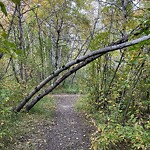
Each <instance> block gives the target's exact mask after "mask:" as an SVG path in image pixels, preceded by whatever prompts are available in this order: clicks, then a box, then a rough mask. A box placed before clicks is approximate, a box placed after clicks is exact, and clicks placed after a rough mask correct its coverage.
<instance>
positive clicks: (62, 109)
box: [37, 95, 92, 150]
mask: <svg viewBox="0 0 150 150" xmlns="http://www.w3.org/2000/svg"><path fill="white" fill-rule="evenodd" d="M53 97H54V99H55V100H56V112H55V120H54V125H53V127H52V128H50V130H49V131H47V135H46V144H45V145H44V147H43V145H38V147H37V150H41V149H43V150H89V149H90V141H89V136H90V133H91V131H92V130H91V127H90V125H89V123H88V122H87V121H86V119H85V117H83V115H82V114H79V113H77V112H76V111H75V110H74V104H75V102H76V101H77V99H78V98H79V96H78V95H54V96H53Z"/></svg>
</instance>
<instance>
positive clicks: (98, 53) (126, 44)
mask: <svg viewBox="0 0 150 150" xmlns="http://www.w3.org/2000/svg"><path fill="white" fill-rule="evenodd" d="M149 39H150V35H147V36H143V37H141V38H138V39H136V40H132V41H129V42H124V43H122V44H118V45H113V46H108V47H105V48H102V49H100V50H95V51H92V52H89V53H88V54H86V55H84V56H81V57H79V58H77V59H75V60H72V61H70V62H68V63H67V64H66V65H64V66H62V67H61V68H60V69H58V70H56V71H55V72H53V73H52V74H51V75H50V76H48V77H47V78H46V79H45V80H43V81H42V82H41V83H40V84H39V85H38V86H37V87H36V88H35V89H34V90H33V91H32V92H31V93H29V95H28V96H27V97H26V98H25V99H24V100H23V101H22V102H21V103H20V104H19V105H18V106H17V107H16V108H15V109H14V110H15V111H17V112H19V111H20V110H21V109H22V108H23V107H24V105H25V104H26V103H27V102H28V101H29V100H30V99H31V98H32V96H34V94H35V93H37V92H38V91H39V90H40V89H41V88H42V87H43V86H44V85H45V84H47V83H48V82H49V81H51V80H52V79H53V78H55V77H57V76H58V75H59V74H60V73H61V72H63V71H64V70H67V69H69V68H70V67H71V66H73V65H75V64H78V63H80V62H82V61H83V63H86V62H87V59H88V58H89V59H90V58H92V57H94V56H95V57H97V58H98V57H100V56H101V55H102V54H104V53H107V52H112V51H115V50H118V49H122V48H125V47H129V46H132V45H135V44H138V43H139V42H142V41H146V40H149ZM93 60H94V59H93ZM93 60H92V61H93ZM84 61H85V62H84ZM86 64H88V63H86ZM86 64H84V65H83V66H85V65H86ZM78 67H79V69H80V68H81V67H80V66H78ZM79 69H77V70H79ZM69 72H70V71H68V72H67V73H68V74H69ZM74 72H75V71H74ZM70 75H71V74H69V75H68V76H70ZM68 76H67V77H68ZM65 79H66V78H64V79H63V80H65ZM58 80H59V79H58ZM58 80H57V81H58ZM57 81H56V82H55V83H57ZM55 83H54V84H55ZM49 92H51V90H48V92H46V95H47V94H48V93H49ZM44 96H45V95H44ZM44 96H42V97H41V96H37V97H39V98H37V99H38V101H39V100H40V99H41V98H43V97H44ZM27 109H28V108H27Z"/></svg>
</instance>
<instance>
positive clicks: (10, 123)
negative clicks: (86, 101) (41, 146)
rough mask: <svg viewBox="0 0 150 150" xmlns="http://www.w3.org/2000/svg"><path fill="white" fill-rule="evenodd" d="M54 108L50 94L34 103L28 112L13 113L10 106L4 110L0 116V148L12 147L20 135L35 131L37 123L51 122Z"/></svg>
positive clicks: (7, 148)
mask: <svg viewBox="0 0 150 150" xmlns="http://www.w3.org/2000/svg"><path fill="white" fill-rule="evenodd" d="M54 109H55V106H54V101H53V100H52V98H51V97H50V96H47V97H45V98H43V99H42V100H41V101H40V102H39V103H38V104H37V105H35V107H34V108H32V109H31V111H30V112H25V111H22V112H20V113H15V112H12V109H10V108H9V109H8V110H7V112H6V110H5V111H4V114H1V116H0V125H1V126H0V149H2V150H11V149H13V147H14V146H15V145H16V144H17V143H18V140H19V138H20V137H23V135H26V136H27V135H28V136H29V135H30V134H32V133H33V132H37V131H36V130H37V127H36V126H37V125H38V124H39V123H42V122H44V121H47V122H51V120H52V117H53V112H54ZM22 140H24V139H22ZM28 144H29V143H28ZM26 146H28V145H26ZM29 149H31V147H30V148H29Z"/></svg>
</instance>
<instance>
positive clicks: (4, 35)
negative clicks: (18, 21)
mask: <svg viewBox="0 0 150 150" xmlns="http://www.w3.org/2000/svg"><path fill="white" fill-rule="evenodd" d="M1 36H2V37H3V38H4V39H6V38H7V33H6V32H5V31H3V32H2V34H1Z"/></svg>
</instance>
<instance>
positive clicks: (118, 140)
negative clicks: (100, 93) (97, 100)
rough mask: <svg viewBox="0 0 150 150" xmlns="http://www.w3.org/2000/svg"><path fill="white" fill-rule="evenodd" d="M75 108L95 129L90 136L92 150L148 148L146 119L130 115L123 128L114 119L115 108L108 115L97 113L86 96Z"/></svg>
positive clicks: (148, 134) (148, 127)
mask: <svg viewBox="0 0 150 150" xmlns="http://www.w3.org/2000/svg"><path fill="white" fill-rule="evenodd" d="M76 108H77V110H78V111H82V112H83V113H85V114H86V116H87V117H89V118H90V119H91V120H92V123H93V125H94V126H95V127H96V132H95V133H93V134H92V136H91V142H92V148H93V149H94V150H148V149H149V148H150V143H149V141H150V132H149V129H150V122H149V121H148V120H147V119H146V120H142V119H139V118H137V117H136V116H135V115H134V114H132V115H131V116H130V118H128V121H127V123H126V124H125V125H124V126H123V125H122V124H120V123H118V122H117V118H115V117H116V114H115V113H116V111H115V107H113V111H110V114H109V115H108V114H107V113H105V111H102V110H101V111H97V110H96V109H95V108H94V106H93V105H91V100H90V99H89V98H88V97H87V96H85V97H84V98H82V99H81V100H80V101H78V103H77V104H76ZM106 114H107V115H106ZM143 121H144V125H142V123H143Z"/></svg>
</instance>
